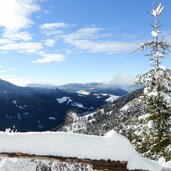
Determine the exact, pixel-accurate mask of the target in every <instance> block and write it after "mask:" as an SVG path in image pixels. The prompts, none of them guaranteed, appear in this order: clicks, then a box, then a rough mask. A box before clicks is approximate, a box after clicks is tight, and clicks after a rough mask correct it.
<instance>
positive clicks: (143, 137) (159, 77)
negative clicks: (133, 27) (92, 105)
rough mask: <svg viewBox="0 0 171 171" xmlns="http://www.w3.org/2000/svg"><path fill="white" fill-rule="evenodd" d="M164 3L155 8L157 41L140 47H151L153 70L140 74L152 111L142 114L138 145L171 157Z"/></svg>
mask: <svg viewBox="0 0 171 171" xmlns="http://www.w3.org/2000/svg"><path fill="white" fill-rule="evenodd" d="M163 8H164V6H163V5H162V4H159V5H158V6H155V8H154V9H153V10H152V12H151V15H152V16H153V17H154V24H152V27H153V31H152V32H151V34H152V37H153V40H152V41H146V42H145V43H143V44H142V45H141V46H140V48H139V49H141V50H146V49H147V50H148V52H149V54H147V56H148V57H149V60H150V63H151V66H152V69H151V70H150V71H149V72H147V73H145V74H143V75H140V76H138V77H137V81H136V83H137V84H140V85H141V84H143V85H144V91H143V94H142V96H141V99H142V102H143V103H144V104H145V105H146V107H147V111H148V114H145V115H144V116H142V117H139V119H138V121H139V126H138V130H137V131H136V134H137V135H138V138H137V141H138V142H139V143H136V144H137V148H138V149H139V151H140V152H141V153H144V155H145V156H147V157H150V158H152V159H157V158H159V157H164V158H165V159H166V160H170V159H171V71H170V70H169V69H166V68H165V67H164V66H161V62H162V59H163V58H164V57H165V56H166V55H167V53H168V51H169V48H170V45H169V44H168V43H167V42H165V41H164V39H163V38H160V35H159V34H160V31H159V27H160V25H159V24H160V23H159V16H160V14H161V13H162V11H163Z"/></svg>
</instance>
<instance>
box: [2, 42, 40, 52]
mask: <svg viewBox="0 0 171 171" xmlns="http://www.w3.org/2000/svg"><path fill="white" fill-rule="evenodd" d="M42 48H43V46H42V44H41V43H33V42H21V43H15V42H13V43H8V44H4V45H1V46H0V51H5V52H6V51H17V52H22V53H36V52H38V51H39V50H41V49H42Z"/></svg>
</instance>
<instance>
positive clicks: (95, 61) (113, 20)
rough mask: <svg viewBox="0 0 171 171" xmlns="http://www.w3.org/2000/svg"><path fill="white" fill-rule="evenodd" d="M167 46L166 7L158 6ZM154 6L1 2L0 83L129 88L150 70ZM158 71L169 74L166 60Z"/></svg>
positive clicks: (165, 0) (111, 0) (170, 9)
mask: <svg viewBox="0 0 171 171" xmlns="http://www.w3.org/2000/svg"><path fill="white" fill-rule="evenodd" d="M158 2H161V3H162V4H163V5H164V6H165V8H164V11H163V13H162V14H161V16H160V20H161V24H162V27H161V31H162V32H163V33H162V34H163V35H164V36H165V38H166V40H167V41H168V42H170V43H171V22H170V21H169V18H170V17H171V1H170V0H161V1H158ZM153 4H154V1H153V0H141V1H140V0H139V1H138V0H107V1H106V0H27V1H25V0H0V33H1V34H0V78H1V79H5V80H8V81H10V82H12V83H15V84H18V85H26V84H29V83H43V84H56V85H58V84H65V83H71V82H79V83H86V82H109V83H124V84H128V83H130V82H131V81H132V80H133V79H134V77H135V76H136V75H137V74H141V73H144V72H146V71H148V70H149V69H150V66H149V63H148V58H147V57H145V56H144V54H145V52H144V53H142V52H136V53H134V54H132V55H130V54H129V53H130V52H132V51H133V50H134V49H136V48H137V47H138V46H139V43H141V42H143V41H145V40H150V39H152V37H151V31H152V28H151V27H150V26H149V25H148V23H149V22H150V21H151V20H152V19H153V17H152V16H151V15H149V13H148V11H151V10H152V8H153ZM163 65H166V66H167V67H168V68H171V58H170V57H169V56H168V57H167V58H166V59H165V60H164V62H163Z"/></svg>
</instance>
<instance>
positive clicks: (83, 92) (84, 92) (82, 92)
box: [76, 90, 90, 95]
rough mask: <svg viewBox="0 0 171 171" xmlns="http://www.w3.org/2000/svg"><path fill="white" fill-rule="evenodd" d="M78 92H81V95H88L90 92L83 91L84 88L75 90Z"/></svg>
mask: <svg viewBox="0 0 171 171" xmlns="http://www.w3.org/2000/svg"><path fill="white" fill-rule="evenodd" d="M76 92H77V93H78V94H82V95H89V94H90V93H89V92H87V91H85V90H79V91H76Z"/></svg>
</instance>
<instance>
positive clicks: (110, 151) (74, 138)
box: [0, 130, 162, 171]
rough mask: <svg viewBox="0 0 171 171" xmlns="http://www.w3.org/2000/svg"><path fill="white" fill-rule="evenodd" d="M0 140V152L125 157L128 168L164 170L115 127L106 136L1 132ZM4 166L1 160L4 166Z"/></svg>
mask: <svg viewBox="0 0 171 171" xmlns="http://www.w3.org/2000/svg"><path fill="white" fill-rule="evenodd" d="M0 139H1V141H0V152H22V153H27V154H35V155H53V156H63V157H77V158H82V159H83V158H89V159H97V160H98V159H105V160H107V159H110V160H113V161H118V160H121V161H128V165H127V167H128V169H144V170H150V171H161V170H162V167H161V165H159V164H158V163H157V162H154V161H151V160H148V159H145V158H143V157H142V156H141V155H139V154H138V153H137V152H136V151H135V149H134V147H133V146H132V145H131V143H130V142H129V140H128V139H127V138H125V137H123V136H122V135H120V134H118V133H116V132H115V131H113V130H112V131H110V132H108V133H107V134H106V135H105V136H90V135H81V134H74V133H64V132H41V133H36V132H30V133H8V132H0ZM2 166H3V164H2V163H1V164H0V168H1V167H2ZM5 171H6V170H5Z"/></svg>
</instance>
